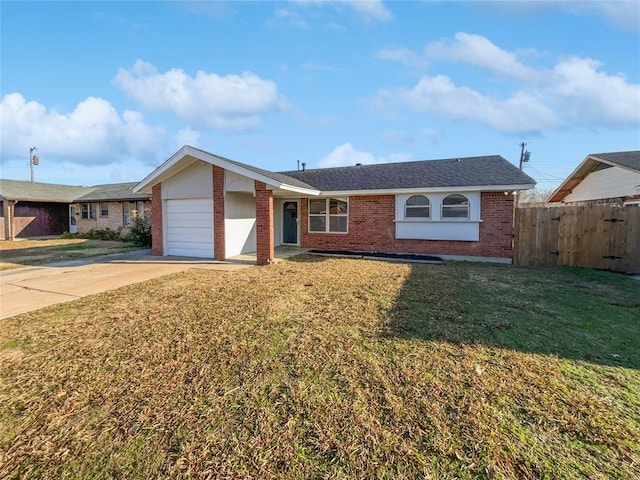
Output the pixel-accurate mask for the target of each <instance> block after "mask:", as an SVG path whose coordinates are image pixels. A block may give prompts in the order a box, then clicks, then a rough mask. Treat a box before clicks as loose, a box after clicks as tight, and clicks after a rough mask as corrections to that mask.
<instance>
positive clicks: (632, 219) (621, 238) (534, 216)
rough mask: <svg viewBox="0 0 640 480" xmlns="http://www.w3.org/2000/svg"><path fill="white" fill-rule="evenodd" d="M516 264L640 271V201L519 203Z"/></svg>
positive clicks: (514, 260) (515, 247)
mask: <svg viewBox="0 0 640 480" xmlns="http://www.w3.org/2000/svg"><path fill="white" fill-rule="evenodd" d="M513 252H514V259H513V262H514V263H515V264H516V265H541V266H542V265H545V266H554V265H574V266H580V267H591V268H602V269H607V270H612V271H614V272H625V273H640V207H638V206H633V205H629V206H626V207H616V206H611V205H581V206H570V207H567V206H565V207H525V208H517V209H516V217H515V236H514V250H513Z"/></svg>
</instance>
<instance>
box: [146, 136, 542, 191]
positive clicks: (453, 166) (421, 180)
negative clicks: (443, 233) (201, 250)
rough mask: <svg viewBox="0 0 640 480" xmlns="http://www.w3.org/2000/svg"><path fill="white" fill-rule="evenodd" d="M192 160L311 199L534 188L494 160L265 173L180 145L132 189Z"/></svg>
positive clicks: (500, 160)
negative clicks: (343, 194) (346, 194)
mask: <svg viewBox="0 0 640 480" xmlns="http://www.w3.org/2000/svg"><path fill="white" fill-rule="evenodd" d="M197 160H201V161H205V162H208V163H211V164H213V165H217V166H219V167H222V168H225V169H227V170H230V171H233V172H234V173H238V174H240V175H245V176H247V177H249V178H252V179H254V180H258V181H261V182H264V183H266V184H267V185H270V186H272V187H276V188H279V189H282V190H285V191H293V192H299V193H307V194H311V195H320V194H323V193H327V192H360V193H361V192H365V191H399V190H403V189H405V190H416V189H447V190H451V189H458V190H460V189H465V188H467V189H476V190H480V189H483V190H491V189H495V190H519V189H527V188H532V187H533V186H534V185H535V183H536V182H535V180H533V178H531V177H530V176H529V175H527V174H525V173H523V172H522V171H520V170H519V169H518V168H516V167H515V166H514V165H512V164H511V163H509V162H508V161H507V160H505V159H504V158H503V157H501V156H499V155H492V156H485V157H470V158H459V159H458V158H451V159H445V160H423V161H417V162H402V163H386V164H378V165H358V166H353V167H339V168H323V169H313V170H304V171H289V172H270V171H268V170H263V169H260V168H256V167H253V166H251V165H247V164H244V163H240V162H236V161H235V160H230V159H228V158H224V157H220V156H218V155H214V154H211V153H208V152H205V151H204V150H200V149H197V148H193V147H190V146H187V145H185V146H184V147H182V148H181V149H180V150H179V151H178V152H176V153H175V154H174V155H172V156H171V157H170V158H169V159H168V160H167V161H165V162H164V163H163V164H162V165H160V166H159V167H158V168H157V169H156V170H154V171H153V172H152V173H150V174H149V175H148V176H147V177H146V178H145V179H144V180H142V181H141V182H140V183H139V184H138V185H137V186H136V187H135V188H134V189H133V190H134V191H135V192H140V191H146V192H148V191H150V190H151V187H152V186H153V185H155V184H157V183H160V182H162V181H163V180H165V179H167V178H169V177H170V176H171V175H173V174H175V173H177V172H179V171H180V170H182V169H183V168H186V167H187V166H188V165H190V164H191V163H193V162H195V161H197Z"/></svg>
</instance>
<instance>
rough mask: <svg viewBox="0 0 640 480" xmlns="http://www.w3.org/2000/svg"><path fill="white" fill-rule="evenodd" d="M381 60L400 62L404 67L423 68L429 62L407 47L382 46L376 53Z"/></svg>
mask: <svg viewBox="0 0 640 480" xmlns="http://www.w3.org/2000/svg"><path fill="white" fill-rule="evenodd" d="M376 57H377V58H380V59H382V60H391V61H395V62H400V63H401V64H402V65H404V66H405V67H410V68H418V69H423V68H426V67H427V65H428V64H429V63H428V62H427V60H426V58H424V57H423V56H421V55H418V54H417V53H415V52H413V51H412V50H409V49H408V48H383V49H382V50H380V51H379V52H378V53H377V54H376Z"/></svg>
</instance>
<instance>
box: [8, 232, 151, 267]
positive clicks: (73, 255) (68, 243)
mask: <svg viewBox="0 0 640 480" xmlns="http://www.w3.org/2000/svg"><path fill="white" fill-rule="evenodd" d="M138 248H139V247H136V246H135V245H133V244H132V243H127V242H120V241H105V240H87V239H81V238H70V239H62V238H47V239H37V240H26V239H25V240H15V241H8V240H0V270H10V269H14V268H20V267H24V266H26V265H43V264H46V263H52V262H61V261H64V260H75V259H78V258H86V257H95V256H100V255H107V254H111V253H120V252H128V251H131V250H135V249H138Z"/></svg>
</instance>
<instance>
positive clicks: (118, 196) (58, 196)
mask: <svg viewBox="0 0 640 480" xmlns="http://www.w3.org/2000/svg"><path fill="white" fill-rule="evenodd" d="M135 185H136V182H130V183H112V184H106V185H94V186H91V187H85V186H74V185H58V184H55V183H42V182H28V181H23V180H4V179H0V198H6V199H9V200H22V201H25V202H55V203H73V202H95V201H115V200H146V199H148V198H149V195H146V194H139V193H133V191H132V190H131V188H132V187H133V186H135Z"/></svg>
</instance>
